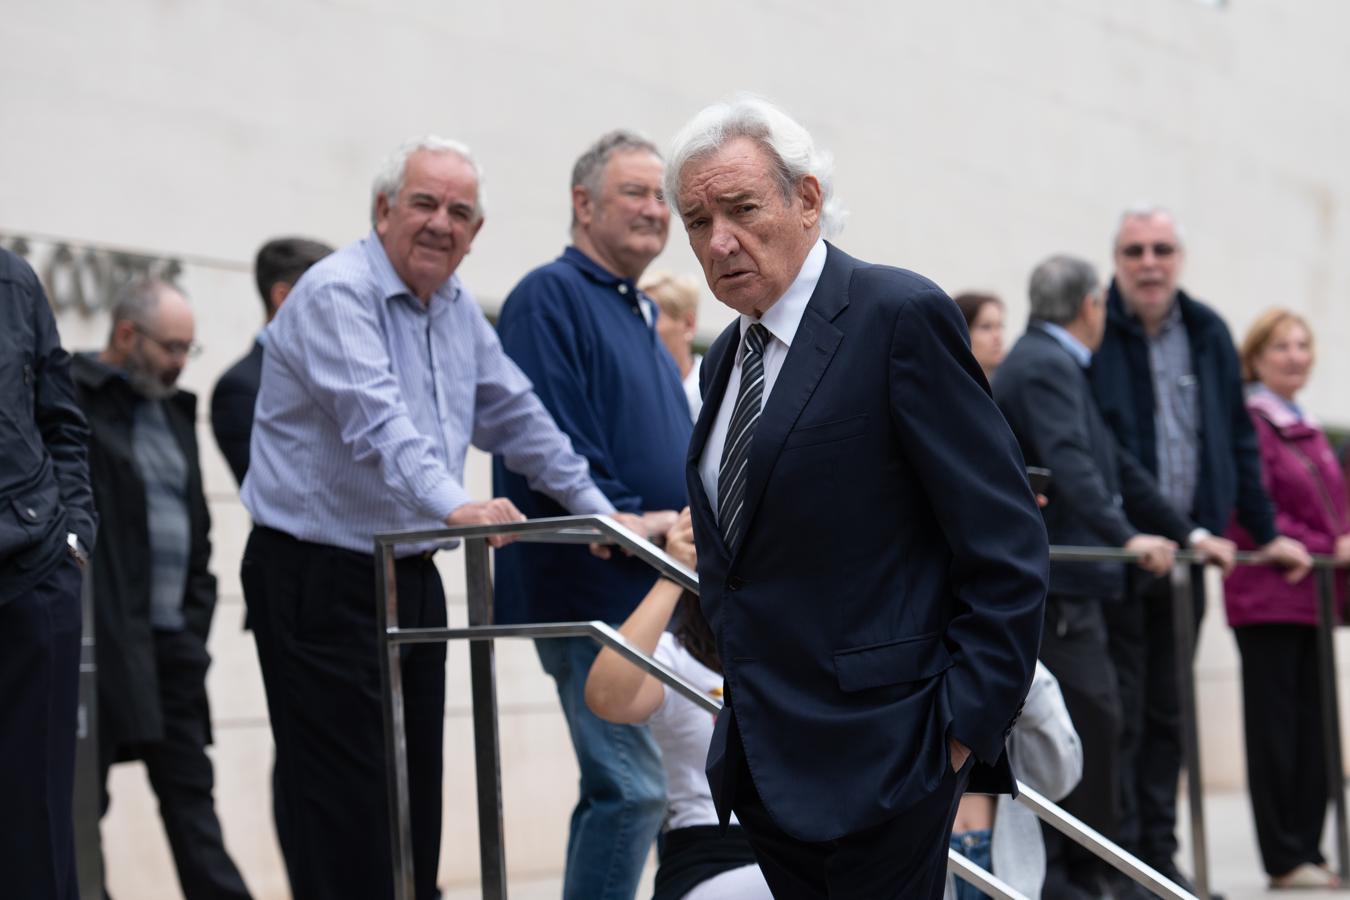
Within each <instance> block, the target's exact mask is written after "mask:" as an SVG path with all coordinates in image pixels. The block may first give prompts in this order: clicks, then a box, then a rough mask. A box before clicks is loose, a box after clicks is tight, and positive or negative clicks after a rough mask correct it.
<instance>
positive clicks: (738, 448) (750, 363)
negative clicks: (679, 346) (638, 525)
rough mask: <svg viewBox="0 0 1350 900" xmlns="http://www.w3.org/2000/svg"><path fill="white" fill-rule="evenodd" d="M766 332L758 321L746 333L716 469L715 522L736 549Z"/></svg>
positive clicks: (760, 393)
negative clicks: (737, 385) (736, 387)
mask: <svg viewBox="0 0 1350 900" xmlns="http://www.w3.org/2000/svg"><path fill="white" fill-rule="evenodd" d="M768 335H769V330H768V329H767V328H765V327H764V326H763V325H760V324H759V323H758V322H757V323H755V324H754V325H751V326H750V327H749V329H747V330H746V332H745V354H744V356H743V357H742V358H741V389H740V392H739V393H738V394H737V395H736V405H735V406H734V407H732V410H731V424H729V425H728V426H727V442H726V444H725V445H724V446H723V447H722V465H721V468H719V469H718V470H717V510H718V516H717V521H718V524H719V525H720V526H721V528H722V537H723V539H724V540H726V542H727V548H728V549H734V548H735V546H736V542H737V540H738V539H739V538H740V536H741V533H742V532H743V531H744V530H745V519H744V515H743V514H744V512H745V475H746V467H747V465H748V464H749V462H750V443H751V441H752V439H753V438H754V436H755V426H756V425H758V424H759V413H760V407H761V401H762V399H763V397H764V342H765V340H766V339H767V338H768Z"/></svg>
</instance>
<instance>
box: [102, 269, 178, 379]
mask: <svg viewBox="0 0 1350 900" xmlns="http://www.w3.org/2000/svg"><path fill="white" fill-rule="evenodd" d="M195 337H196V321H195V319H194V317H193V315H192V307H191V306H189V305H188V301H187V297H185V296H184V295H183V292H182V291H180V290H179V289H178V288H176V287H174V286H173V285H171V284H169V283H168V282H165V281H160V280H158V279H142V280H139V281H135V282H132V283H131V284H129V285H127V287H126V288H124V289H123V290H122V291H121V292H120V293H119V294H118V295H117V298H116V299H115V300H114V301H113V305H112V328H111V330H110V331H109V333H108V346H107V348H106V349H105V350H104V351H103V355H102V359H103V361H104V362H106V363H108V364H109V365H112V366H116V367H117V368H120V369H121V370H122V371H123V372H125V373H126V376H127V379H128V380H129V381H130V382H131V385H132V387H134V388H135V389H136V390H137V391H138V392H139V393H141V394H143V395H144V396H146V397H151V398H159V397H166V396H169V395H170V394H172V393H173V392H174V391H175V390H176V387H175V385H176V384H177V382H178V376H179V375H181V374H182V372H183V366H184V365H185V364H186V363H187V360H188V358H189V357H191V356H193V355H195V354H196V352H197V349H198V348H197V344H196V341H195Z"/></svg>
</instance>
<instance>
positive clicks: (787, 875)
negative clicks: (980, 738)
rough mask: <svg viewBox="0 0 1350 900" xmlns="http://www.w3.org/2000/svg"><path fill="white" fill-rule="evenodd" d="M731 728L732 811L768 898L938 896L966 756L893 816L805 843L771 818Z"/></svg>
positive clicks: (944, 876) (966, 767)
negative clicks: (933, 786) (931, 788)
mask: <svg viewBox="0 0 1350 900" xmlns="http://www.w3.org/2000/svg"><path fill="white" fill-rule="evenodd" d="M731 731H732V735H733V736H732V741H734V744H735V747H734V748H733V747H728V753H729V754H731V753H734V754H735V757H736V759H735V763H736V764H737V765H738V766H739V772H738V773H737V775H736V778H735V792H736V793H735V797H736V799H735V801H734V802H733V804H732V809H733V810H734V811H735V813H736V817H737V819H739V820H740V823H741V828H742V829H743V830H744V832H745V836H746V837H747V838H749V840H750V846H751V848H752V849H753V850H754V851H755V858H756V859H757V860H758V861H759V868H760V870H761V871H762V872H763V873H764V880H765V881H767V882H768V884H769V890H771V891H773V895H774V897H775V898H776V900H827V898H854V897H858V898H863V897H866V898H867V900H888V898H902V897H903V898H907V900H910V898H933V900H936V898H940V897H942V895H943V891H944V890H945V889H946V886H947V849H948V846H949V844H950V840H951V833H952V822H953V820H954V819H955V818H956V807H957V804H958V803H959V802H960V800H961V794H962V793H964V792H965V788H966V782H967V781H968V780H969V778H970V770H971V767H972V765H973V763H974V758H973V757H972V758H970V759H968V760H966V764H965V765H964V766H962V768H961V771H960V772H954V771H952V768H951V766H947V768H946V772H945V774H944V775H943V777H942V780H941V781H940V782H939V783H938V787H937V790H935V791H934V792H933V793H931V794H929V795H928V796H927V797H925V798H924V799H923V800H921V801H919V802H918V803H917V804H915V805H914V806H913V807H911V808H909V809H907V810H905V811H904V812H903V813H901V814H900V815H898V816H896V817H895V818H894V819H891V820H890V821H888V822H883V823H882V824H880V825H877V826H874V827H872V828H868V829H864V830H863V831H856V832H854V833H852V834H849V835H846V836H844V837H842V838H839V839H838V840H833V841H824V842H822V843H812V842H808V841H799V840H797V839H796V838H794V837H791V836H790V835H788V834H787V833H786V832H784V831H783V830H782V829H781V828H779V827H778V824H777V823H776V822H774V820H773V818H772V817H771V816H770V815H769V812H768V810H766V809H765V808H764V803H763V801H762V800H761V799H760V796H759V792H758V791H757V790H756V789H755V783H754V779H753V778H751V776H750V770H749V769H748V768H747V767H746V764H745V755H744V753H742V752H741V751H740V750H739V744H740V740H739V737H738V736H735V731H736V729H735V726H734V724H733V726H732V729H731ZM730 761H731V760H730V758H729V762H730ZM821 768H822V770H827V769H828V768H829V760H821Z"/></svg>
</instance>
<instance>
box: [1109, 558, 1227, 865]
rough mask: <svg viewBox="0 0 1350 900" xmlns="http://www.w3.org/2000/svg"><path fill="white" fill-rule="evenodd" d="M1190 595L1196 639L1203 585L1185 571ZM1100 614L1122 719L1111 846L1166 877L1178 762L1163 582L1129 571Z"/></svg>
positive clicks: (1177, 710) (1168, 587)
mask: <svg viewBox="0 0 1350 900" xmlns="http://www.w3.org/2000/svg"><path fill="white" fill-rule="evenodd" d="M1191 589H1192V595H1191V596H1192V602H1193V604H1194V610H1195V613H1194V617H1193V619H1194V624H1195V626H1196V629H1197V633H1198V629H1199V625H1200V619H1201V617H1202V616H1203V615H1204V609H1205V598H1204V580H1203V579H1202V578H1201V576H1200V572H1199V570H1198V569H1192V573H1191ZM1105 611H1106V629H1107V635H1108V638H1109V640H1110V648H1111V659H1112V662H1114V663H1115V666H1116V674H1117V676H1118V678H1119V680H1120V701H1121V711H1122V712H1123V714H1124V728H1123V730H1122V733H1121V742H1120V750H1121V752H1120V777H1121V785H1122V792H1121V806H1120V814H1121V815H1120V822H1121V825H1120V831H1119V842H1120V844H1121V845H1122V846H1124V847H1125V849H1127V850H1130V851H1131V852H1133V853H1134V854H1135V855H1137V856H1139V857H1140V858H1141V859H1143V860H1144V862H1146V863H1148V864H1150V865H1152V866H1154V867H1155V868H1159V869H1162V870H1163V871H1164V872H1167V871H1169V870H1173V869H1174V868H1175V865H1176V863H1175V862H1174V861H1173V857H1174V856H1175V855H1176V852H1177V838H1176V824H1177V781H1178V779H1179V777H1180V775H1181V763H1182V747H1181V703H1180V699H1179V694H1178V684H1177V656H1176V637H1175V634H1176V629H1175V628H1174V626H1173V622H1172V584H1171V580H1170V578H1168V577H1162V578H1155V577H1153V576H1151V575H1148V574H1146V573H1143V572H1138V571H1132V572H1130V586H1129V590H1128V592H1127V595H1126V598H1125V600H1124V601H1123V602H1121V603H1112V604H1110V605H1109V606H1107V607H1105ZM1192 654H1194V648H1192ZM1188 662H1189V661H1188Z"/></svg>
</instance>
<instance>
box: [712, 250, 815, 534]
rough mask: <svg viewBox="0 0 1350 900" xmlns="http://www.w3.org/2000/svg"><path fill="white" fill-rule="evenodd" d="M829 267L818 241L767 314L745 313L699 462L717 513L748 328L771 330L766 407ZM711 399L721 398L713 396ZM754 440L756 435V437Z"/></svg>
mask: <svg viewBox="0 0 1350 900" xmlns="http://www.w3.org/2000/svg"><path fill="white" fill-rule="evenodd" d="M824 269H825V239H824V238H821V239H819V240H817V241H816V244H815V246H814V247H812V248H811V252H810V253H808V254H806V260H805V261H804V262H803V263H802V267H801V270H800V271H799V272H798V273H797V277H796V278H795V279H794V280H793V282H792V284H790V285H789V286H788V289H787V290H786V291H784V292H783V296H782V297H779V298H778V302H776V303H774V304H773V306H770V307H769V309H768V311H767V312H765V313H764V315H763V317H761V318H759V319H755V317H754V316H746V315H743V316H741V319H740V322H739V325H740V329H739V333H738V337H737V339H736V360H735V362H734V363H733V364H732V366H731V377H730V378H729V379H727V389H726V391H725V393H723V394H722V402H721V404H720V405H719V406H718V409H717V418H716V419H714V420H713V424H712V430H711V431H709V432H708V443H707V444H705V445H704V446H703V457H702V458H701V459H700V460H699V462H698V474H699V477H700V478H701V479H703V490H704V491H706V492H707V494H708V502H709V503H711V504H712V511H713V515H717V471H718V469H720V468H721V467H722V448H723V447H724V446H725V445H726V442H727V427H728V426H730V424H731V412H732V407H734V406H735V405H736V396H737V395H738V394H739V393H740V390H741V356H742V355H743V354H744V353H745V332H746V329H748V328H749V327H750V326H751V325H753V324H755V322H756V321H758V322H759V324H761V325H763V326H764V327H765V328H767V329H768V331H769V340H768V341H767V342H765V344H764V394H763V399H762V400H761V403H762V406H761V407H760V408H761V409H763V407H764V406H768V404H769V396H770V395H771V394H772V393H773V386H774V384H775V383H777V381H778V373H779V372H780V371H782V369H783V360H785V359H787V355H788V350H789V349H791V347H792V339H793V338H794V337H796V335H797V327H798V326H799V325H801V323H802V316H803V315H804V314H805V313H806V304H807V302H808V301H809V300H810V299H811V295H812V294H813V293H815V291H816V282H818V281H820V273H821V272H822V271H824ZM708 400H709V402H717V401H716V400H715V399H714V398H712V397H709V398H708ZM752 441H753V439H752Z"/></svg>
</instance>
